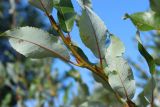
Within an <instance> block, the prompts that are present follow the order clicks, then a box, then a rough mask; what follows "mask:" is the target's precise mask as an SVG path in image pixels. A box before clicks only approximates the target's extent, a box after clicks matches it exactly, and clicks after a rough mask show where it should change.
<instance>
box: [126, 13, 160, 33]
mask: <svg viewBox="0 0 160 107" xmlns="http://www.w3.org/2000/svg"><path fill="white" fill-rule="evenodd" d="M125 18H130V19H131V21H132V22H133V24H134V25H135V26H136V27H137V28H138V29H139V30H141V31H148V30H159V29H160V23H159V22H160V14H158V13H156V12H154V11H147V12H138V13H134V14H131V15H128V14H126V16H125Z"/></svg>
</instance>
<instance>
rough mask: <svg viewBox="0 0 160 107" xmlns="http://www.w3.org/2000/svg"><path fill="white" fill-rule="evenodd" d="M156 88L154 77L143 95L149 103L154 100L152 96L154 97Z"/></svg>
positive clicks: (149, 81)
mask: <svg viewBox="0 0 160 107" xmlns="http://www.w3.org/2000/svg"><path fill="white" fill-rule="evenodd" d="M155 87H156V81H155V79H154V77H153V76H152V77H151V78H150V79H149V80H148V83H147V85H146V86H145V88H144V91H143V93H144V95H145V97H146V98H147V100H148V101H151V100H152V95H153V91H154V89H155Z"/></svg>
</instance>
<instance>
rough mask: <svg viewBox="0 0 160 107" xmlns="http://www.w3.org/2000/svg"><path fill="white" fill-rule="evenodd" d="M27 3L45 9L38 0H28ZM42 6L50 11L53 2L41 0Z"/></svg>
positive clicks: (51, 0)
mask: <svg viewBox="0 0 160 107" xmlns="http://www.w3.org/2000/svg"><path fill="white" fill-rule="evenodd" d="M28 1H29V3H30V4H31V5H33V6H35V7H37V8H38V9H40V10H42V11H45V10H44V8H43V6H42V5H41V2H40V0H28ZM41 1H42V3H43V5H44V7H45V8H46V10H47V11H48V12H49V13H51V12H52V9H53V2H54V0H41Z"/></svg>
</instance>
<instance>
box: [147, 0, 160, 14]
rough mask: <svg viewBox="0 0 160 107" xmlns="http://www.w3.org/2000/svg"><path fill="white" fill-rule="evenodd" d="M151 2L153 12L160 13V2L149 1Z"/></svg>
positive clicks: (155, 0) (159, 0) (157, 0)
mask: <svg viewBox="0 0 160 107" xmlns="http://www.w3.org/2000/svg"><path fill="white" fill-rule="evenodd" d="M149 1H150V7H151V9H152V10H153V11H155V12H157V13H159V12H160V8H159V7H160V0H149Z"/></svg>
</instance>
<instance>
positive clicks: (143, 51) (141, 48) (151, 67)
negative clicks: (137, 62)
mask: <svg viewBox="0 0 160 107" xmlns="http://www.w3.org/2000/svg"><path fill="white" fill-rule="evenodd" d="M136 39H137V41H138V50H139V52H140V53H141V55H142V56H143V57H144V58H145V60H146V61H147V64H148V66H149V71H150V73H151V74H152V75H153V74H154V73H155V67H156V65H155V61H154V59H153V57H152V56H151V55H150V54H149V53H148V52H147V50H146V49H145V48H144V46H143V44H142V41H141V39H140V33H139V31H137V33H136Z"/></svg>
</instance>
